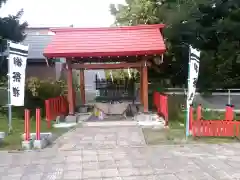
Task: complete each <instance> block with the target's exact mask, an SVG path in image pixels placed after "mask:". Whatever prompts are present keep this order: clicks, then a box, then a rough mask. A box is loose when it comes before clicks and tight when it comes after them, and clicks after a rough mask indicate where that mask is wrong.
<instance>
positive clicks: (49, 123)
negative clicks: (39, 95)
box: [45, 100, 51, 128]
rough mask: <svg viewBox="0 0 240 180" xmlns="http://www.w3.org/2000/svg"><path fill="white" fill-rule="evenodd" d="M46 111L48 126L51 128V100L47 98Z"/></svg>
mask: <svg viewBox="0 0 240 180" xmlns="http://www.w3.org/2000/svg"><path fill="white" fill-rule="evenodd" d="M45 113H46V121H47V127H48V128H51V115H50V113H51V109H50V102H49V100H45Z"/></svg>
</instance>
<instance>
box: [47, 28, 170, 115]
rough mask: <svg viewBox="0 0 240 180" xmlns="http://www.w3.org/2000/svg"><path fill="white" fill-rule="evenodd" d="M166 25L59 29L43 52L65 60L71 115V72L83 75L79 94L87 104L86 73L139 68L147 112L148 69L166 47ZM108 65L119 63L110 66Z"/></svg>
mask: <svg viewBox="0 0 240 180" xmlns="http://www.w3.org/2000/svg"><path fill="white" fill-rule="evenodd" d="M163 27H164V25H163V24H154V25H139V26H126V27H107V28H105V27H103V28H71V27H70V28H58V29H51V31H53V32H54V33H55V35H54V37H53V39H52V42H51V43H50V44H49V45H48V46H47V47H46V49H45V50H44V56H45V57H47V58H66V64H67V83H68V102H69V115H73V114H74V113H75V112H74V111H75V107H74V106H75V103H74V98H75V97H74V90H73V86H72V83H73V80H72V69H79V71H80V93H81V100H82V104H85V86H84V70H85V69H127V68H136V69H137V70H138V71H139V72H140V74H141V78H140V100H141V103H142V104H143V108H144V112H148V67H149V66H151V63H150V60H151V59H153V58H154V57H156V56H158V55H162V54H163V53H164V52H165V50H166V46H165V43H164V40H163V37H162V33H161V30H162V28H163ZM106 62H118V63H116V64H114V63H112V64H107V63H106Z"/></svg>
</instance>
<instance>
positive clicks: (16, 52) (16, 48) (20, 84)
mask: <svg viewBox="0 0 240 180" xmlns="http://www.w3.org/2000/svg"><path fill="white" fill-rule="evenodd" d="M7 50H8V131H9V133H11V131H12V106H24V96H25V71H26V64H27V56H28V46H24V45H21V44H17V43H13V42H10V41H9V42H7Z"/></svg>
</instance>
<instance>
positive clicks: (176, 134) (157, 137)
mask: <svg viewBox="0 0 240 180" xmlns="http://www.w3.org/2000/svg"><path fill="white" fill-rule="evenodd" d="M143 134H144V137H145V140H146V143H147V144H148V145H164V144H167V145H170V144H192V143H207V144H221V143H233V142H239V141H238V139H237V138H231V137H199V138H193V137H189V138H188V139H187V140H186V138H185V128H184V127H183V126H182V125H180V124H179V123H177V122H174V123H170V125H169V129H151V128H145V129H143Z"/></svg>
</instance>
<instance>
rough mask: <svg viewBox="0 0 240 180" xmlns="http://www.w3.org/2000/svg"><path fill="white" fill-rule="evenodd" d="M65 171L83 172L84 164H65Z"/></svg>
mask: <svg viewBox="0 0 240 180" xmlns="http://www.w3.org/2000/svg"><path fill="white" fill-rule="evenodd" d="M64 169H65V170H67V171H82V169H83V164H82V163H67V164H65V166H64Z"/></svg>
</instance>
